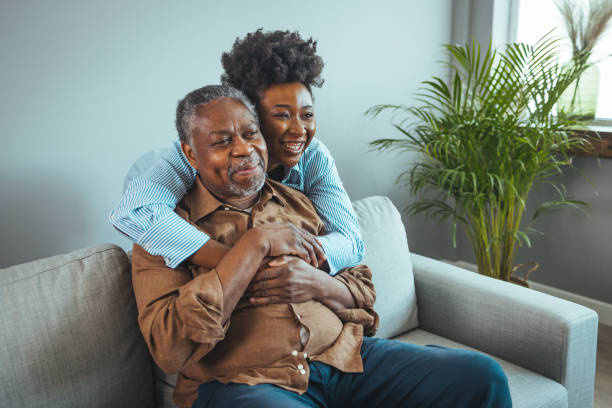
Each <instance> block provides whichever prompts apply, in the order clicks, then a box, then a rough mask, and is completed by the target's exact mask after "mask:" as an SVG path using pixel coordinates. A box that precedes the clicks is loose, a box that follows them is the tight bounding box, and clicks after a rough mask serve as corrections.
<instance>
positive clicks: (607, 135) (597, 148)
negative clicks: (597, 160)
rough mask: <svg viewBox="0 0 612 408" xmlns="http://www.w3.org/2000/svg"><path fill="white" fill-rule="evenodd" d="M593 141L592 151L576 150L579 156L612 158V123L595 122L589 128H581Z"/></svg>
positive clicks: (581, 131)
mask: <svg viewBox="0 0 612 408" xmlns="http://www.w3.org/2000/svg"><path fill="white" fill-rule="evenodd" d="M578 133H580V134H582V135H584V136H585V137H586V138H588V139H589V141H590V142H591V144H592V146H593V149H592V150H590V151H575V152H574V154H575V155H578V156H590V157H605V158H612V125H610V124H607V123H606V124H593V125H589V126H588V127H587V129H584V130H579V131H578Z"/></svg>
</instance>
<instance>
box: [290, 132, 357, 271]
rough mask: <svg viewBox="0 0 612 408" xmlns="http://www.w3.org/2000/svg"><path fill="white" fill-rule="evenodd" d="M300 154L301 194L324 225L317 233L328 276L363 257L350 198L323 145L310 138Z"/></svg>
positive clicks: (355, 263) (354, 263)
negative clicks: (327, 266) (325, 257)
mask: <svg viewBox="0 0 612 408" xmlns="http://www.w3.org/2000/svg"><path fill="white" fill-rule="evenodd" d="M309 150H310V151H308V152H305V153H304V157H303V163H301V164H302V165H303V177H304V181H303V182H304V190H303V192H304V194H306V196H307V197H308V198H309V199H310V200H311V201H312V203H313V204H314V206H315V209H316V210H317V213H318V214H319V217H321V220H322V221H323V224H324V225H325V229H326V231H327V234H326V235H323V236H320V237H319V241H320V242H321V245H322V246H323V250H324V251H325V255H326V256H327V262H328V264H329V267H330V272H331V274H332V275H334V274H336V273H337V272H338V271H339V270H341V269H343V268H346V267H349V266H355V265H357V264H359V262H361V259H362V258H363V251H364V245H363V241H362V240H361V233H360V231H359V223H358V221H357V216H356V215H355V212H354V211H353V206H352V205H351V200H350V198H349V196H348V194H347V193H346V191H345V190H344V187H343V186H342V181H341V180H340V176H339V175H338V170H337V169H336V164H335V162H334V159H333V157H332V156H331V153H330V152H329V150H328V149H327V147H326V146H325V145H324V144H323V143H321V142H320V141H319V140H317V139H314V140H313V142H312V144H311V146H310V147H309Z"/></svg>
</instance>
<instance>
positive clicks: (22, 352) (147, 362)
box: [0, 197, 597, 408]
mask: <svg viewBox="0 0 612 408" xmlns="http://www.w3.org/2000/svg"><path fill="white" fill-rule="evenodd" d="M354 207H355V210H356V212H357V214H358V216H359V221H360V224H361V228H362V235H363V239H364V241H365V244H366V254H365V259H364V263H367V264H368V265H370V266H371V268H372V270H373V273H374V284H375V286H376V289H377V301H376V305H375V308H376V310H377V311H378V313H379V314H380V330H379V332H378V336H382V337H389V338H396V339H398V340H401V341H408V342H413V343H417V344H441V345H446V346H451V347H460V348H472V349H476V350H480V351H482V352H484V353H487V354H489V355H491V356H493V357H494V358H495V359H496V360H497V361H499V362H500V363H501V365H502V366H503V368H504V370H505V372H506V374H507V376H508V378H509V382H510V389H511V392H512V399H513V403H514V406H515V407H517V408H524V407H534V408H535V407H572V408H585V407H591V406H592V404H593V382H594V375H595V353H596V351H595V350H596V336H597V315H596V314H595V312H593V311H592V310H590V309H587V308H584V307H582V306H579V305H576V304H573V303H570V302H567V301H564V300H561V299H557V298H554V297H551V296H548V295H545V294H542V293H538V292H535V291H533V290H530V289H526V288H523V287H519V286H516V285H513V284H509V283H505V282H501V281H497V280H493V279H490V278H486V277H483V276H480V275H477V274H475V273H472V272H468V271H466V270H463V269H460V268H457V267H454V266H451V265H448V264H445V263H442V262H439V261H436V260H433V259H430V258H426V257H424V256H420V255H416V254H412V255H411V254H410V253H409V252H408V245H407V242H406V234H405V231H404V228H403V225H402V223H401V219H400V215H399V213H398V212H397V210H396V208H395V207H394V206H393V204H392V203H391V201H390V200H389V199H387V198H385V197H369V198H366V199H363V200H360V201H357V202H355V203H354ZM412 239H418V237H416V236H413V237H412ZM136 314H137V311H136V305H135V301H134V297H133V293H132V288H131V277H130V263H129V258H128V256H127V255H126V254H125V252H124V251H123V250H122V249H121V248H119V247H117V246H115V245H110V244H102V245H96V246H93V247H90V248H86V249H81V250H78V251H74V252H72V253H70V254H67V255H59V256H55V257H52V258H48V259H43V260H39V261H35V262H30V263H27V264H23V265H18V266H14V267H11V268H8V269H3V270H0V367H1V371H0V406H2V407H7V408H9V407H20V408H21V407H130V408H131V407H166V406H172V403H171V397H170V395H171V392H172V382H173V377H167V376H165V375H164V374H163V373H161V371H159V370H158V369H157V368H156V367H155V366H154V364H153V363H152V361H151V358H150V356H149V354H148V352H147V349H146V346H145V344H144V341H143V340H142V338H141V336H140V332H139V330H138V325H137V321H136Z"/></svg>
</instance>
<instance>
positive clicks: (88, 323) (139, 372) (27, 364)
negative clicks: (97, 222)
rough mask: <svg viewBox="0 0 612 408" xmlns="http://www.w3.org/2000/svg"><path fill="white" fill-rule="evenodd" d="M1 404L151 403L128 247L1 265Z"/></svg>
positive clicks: (148, 367)
mask: <svg viewBox="0 0 612 408" xmlns="http://www.w3.org/2000/svg"><path fill="white" fill-rule="evenodd" d="M0 367H2V370H0V401H1V402H0V405H1V406H2V407H29V408H32V407H45V408H48V407H143V408H144V407H152V406H154V402H153V395H154V394H153V373H152V365H151V359H150V357H149V355H148V353H147V350H146V346H145V343H144V340H143V339H142V337H141V335H140V331H139V329H138V322H137V312H136V302H135V300H134V295H133V292H132V284H131V273H130V264H129V261H128V259H127V256H126V255H125V253H124V252H123V250H122V249H121V248H119V247H117V246H114V245H108V244H106V245H96V246H94V247H91V248H87V249H81V250H78V251H74V252H72V253H70V254H66V255H59V256H55V257H52V258H47V259H42V260H38V261H35V262H30V263H26V264H22V265H17V266H14V267H11V268H7V269H2V270H0Z"/></svg>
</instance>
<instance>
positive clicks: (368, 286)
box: [132, 177, 378, 407]
mask: <svg viewBox="0 0 612 408" xmlns="http://www.w3.org/2000/svg"><path fill="white" fill-rule="evenodd" d="M176 212H177V213H178V214H179V215H180V216H181V217H183V218H185V219H186V220H188V221H190V222H191V223H193V224H194V225H195V226H196V227H198V228H199V229H201V230H202V231H204V232H206V233H207V234H208V236H210V237H211V238H212V239H215V240H217V241H219V242H221V243H223V244H225V245H228V246H233V245H234V244H235V243H236V242H237V241H238V240H239V239H240V237H241V236H242V234H243V233H244V232H245V231H246V230H248V229H250V228H253V227H255V226H258V225H261V224H265V223H270V222H291V223H293V224H294V225H296V226H298V227H300V228H303V229H305V230H306V231H309V232H310V233H312V234H315V235H319V234H320V233H321V232H323V229H324V228H323V224H322V222H321V220H320V219H319V217H318V216H317V213H316V211H315V209H314V207H313V206H312V204H311V203H310V201H309V200H308V199H307V198H306V196H304V195H303V194H302V193H300V192H298V191H296V190H294V189H292V188H290V187H287V186H284V185H282V184H280V183H277V182H274V181H271V180H266V183H265V185H264V187H263V189H262V190H261V196H260V199H259V201H258V202H257V204H256V205H255V206H254V207H253V209H252V210H251V212H248V211H244V210H240V209H237V208H233V207H231V206H229V205H227V204H224V203H222V202H220V201H219V200H217V199H216V198H215V197H214V196H213V195H212V194H211V193H210V192H209V191H208V190H207V189H206V187H204V186H203V185H202V183H201V182H200V180H199V178H198V177H196V182H195V184H194V187H193V188H192V189H191V190H190V191H189V192H188V193H187V195H186V196H185V197H184V198H183V200H182V201H181V202H180V203H179V205H178V207H177V209H176ZM371 277H372V275H371V272H370V270H369V268H368V267H367V266H364V265H360V266H357V267H354V268H347V269H344V270H343V271H341V272H340V273H339V274H338V275H336V277H335V278H336V279H338V280H340V281H341V282H342V283H344V284H345V285H346V286H347V287H348V289H349V291H350V292H351V294H352V295H353V298H354V300H355V304H356V308H355V309H347V310H341V311H336V312H333V311H332V310H331V309H329V308H327V307H326V306H325V305H323V304H322V303H320V302H318V301H314V300H311V301H308V302H304V303H289V304H270V305H265V306H253V305H250V304H249V302H248V301H246V300H241V301H240V302H239V303H238V305H237V306H236V308H235V309H234V311H233V312H232V314H231V316H230V319H229V320H228V321H227V322H226V323H225V325H222V324H221V317H222V307H223V294H222V289H221V283H220V281H219V276H218V274H217V272H216V270H215V269H212V270H208V269H206V268H203V267H200V266H197V265H194V264H190V263H188V262H185V263H183V264H182V265H180V266H179V267H178V268H176V269H171V268H168V267H167V266H166V264H165V262H164V260H163V259H162V258H161V257H160V256H153V255H150V254H149V253H148V252H146V251H145V250H144V249H143V248H142V247H140V246H138V245H134V251H133V255H132V280H133V285H134V292H135V294H136V301H137V304H138V314H139V315H138V321H139V324H140V329H141V331H142V333H143V336H144V339H145V341H146V342H147V345H148V347H149V350H150V352H151V355H152V356H153V359H154V360H155V362H156V363H157V365H158V366H159V367H160V368H161V369H162V370H163V371H165V372H166V373H176V372H178V373H179V375H178V380H177V384H176V389H175V392H174V402H175V403H176V404H177V405H178V406H180V407H190V406H191V405H192V404H193V402H194V401H195V399H196V398H197V388H198V386H199V385H200V384H202V383H205V382H208V381H212V380H218V381H220V382H223V383H228V382H235V383H244V384H249V385H254V384H260V383H268V384H275V385H277V386H279V387H282V388H285V389H287V390H291V391H294V392H297V393H300V394H301V393H303V392H305V391H306V389H307V388H308V377H309V373H310V371H309V361H320V362H323V363H326V364H329V365H331V366H334V367H336V368H338V369H340V370H342V371H344V372H362V371H363V366H362V361H361V355H360V349H361V343H362V336H363V334H364V329H365V333H366V334H370V335H371V334H373V333H374V332H375V331H376V328H377V327H378V316H377V315H376V313H375V312H374V310H373V309H372V308H373V305H374V300H375V296H376V295H375V292H374V286H373V284H372V281H371ZM304 329H306V330H307V333H308V336H307V341H306V343H305V345H303V344H302V341H301V337H300V332H302V334H303V332H304Z"/></svg>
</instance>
